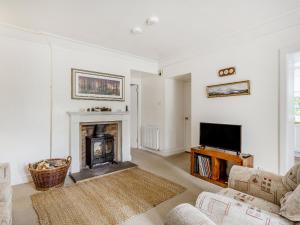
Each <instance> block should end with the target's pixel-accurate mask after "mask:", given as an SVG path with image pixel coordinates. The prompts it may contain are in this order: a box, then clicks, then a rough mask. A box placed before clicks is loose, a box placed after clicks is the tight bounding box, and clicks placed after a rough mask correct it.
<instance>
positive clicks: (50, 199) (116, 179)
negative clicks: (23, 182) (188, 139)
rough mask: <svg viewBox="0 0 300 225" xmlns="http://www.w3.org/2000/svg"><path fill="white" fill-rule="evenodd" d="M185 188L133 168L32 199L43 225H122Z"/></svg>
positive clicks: (35, 196) (44, 193)
mask: <svg viewBox="0 0 300 225" xmlns="http://www.w3.org/2000/svg"><path fill="white" fill-rule="evenodd" d="M184 190H185V188H184V187H182V186H180V185H178V184H175V183H173V182H171V181H168V180H166V179H164V178H162V177H158V176H156V175H154V174H151V173H149V172H146V171H144V170H141V169H139V168H133V169H129V170H125V171H122V172H118V173H114V174H111V175H107V176H104V177H100V178H96V179H92V180H88V181H85V182H82V183H77V184H75V185H72V186H68V187H62V188H58V189H54V190H50V191H47V192H40V193H37V194H34V195H33V196H31V199H32V204H33V207H34V209H35V211H36V213H37V215H38V217H39V222H40V224H41V225H106V224H107V225H108V224H118V223H120V222H122V221H125V220H126V219H128V218H130V217H132V216H134V215H137V214H140V213H143V212H145V211H147V210H149V209H150V208H152V207H155V206H156V205H158V204H160V203H162V202H163V201H166V200H168V199H170V198H172V197H174V196H176V195H177V194H179V193H182V192H184Z"/></svg>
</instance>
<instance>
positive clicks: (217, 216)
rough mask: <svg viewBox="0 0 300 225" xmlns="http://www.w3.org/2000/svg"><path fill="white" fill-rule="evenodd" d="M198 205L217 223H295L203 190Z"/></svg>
mask: <svg viewBox="0 0 300 225" xmlns="http://www.w3.org/2000/svg"><path fill="white" fill-rule="evenodd" d="M196 207H197V208H198V209H199V210H200V211H201V212H202V213H204V214H205V215H206V216H207V217H208V218H210V219H211V220H212V221H213V222H214V223H215V224H217V225H266V224H268V225H293V224H294V223H293V222H291V221H289V220H287V219H285V218H283V217H281V216H279V215H277V214H273V213H270V212H267V211H264V210H261V209H259V208H256V207H254V206H251V205H249V204H246V203H243V202H240V201H237V200H234V199H232V198H228V197H225V196H222V195H219V194H214V193H208V192H202V193H201V194H200V195H199V197H198V199H197V202H196Z"/></svg>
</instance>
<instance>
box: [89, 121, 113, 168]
mask: <svg viewBox="0 0 300 225" xmlns="http://www.w3.org/2000/svg"><path fill="white" fill-rule="evenodd" d="M104 130H105V124H99V125H96V127H95V129H94V134H93V135H92V136H89V137H86V164H87V165H88V166H89V167H90V169H92V168H93V167H94V166H96V165H99V164H103V163H106V162H111V163H114V136H113V135H111V134H107V133H105V131H104Z"/></svg>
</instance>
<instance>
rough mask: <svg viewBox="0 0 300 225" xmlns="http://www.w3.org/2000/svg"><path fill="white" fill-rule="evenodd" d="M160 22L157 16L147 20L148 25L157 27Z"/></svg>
mask: <svg viewBox="0 0 300 225" xmlns="http://www.w3.org/2000/svg"><path fill="white" fill-rule="evenodd" d="M158 22H159V18H158V17H157V16H151V17H149V18H148V19H147V20H146V24H147V25H155V24H157V23H158Z"/></svg>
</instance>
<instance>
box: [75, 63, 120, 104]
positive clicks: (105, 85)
mask: <svg viewBox="0 0 300 225" xmlns="http://www.w3.org/2000/svg"><path fill="white" fill-rule="evenodd" d="M71 83H72V90H71V96H72V99H77V100H79V99H82V100H99V101H125V77H124V76H121V75H115V74H109V73H101V72H95V71H89V70H82V69H75V68H72V69H71Z"/></svg>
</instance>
